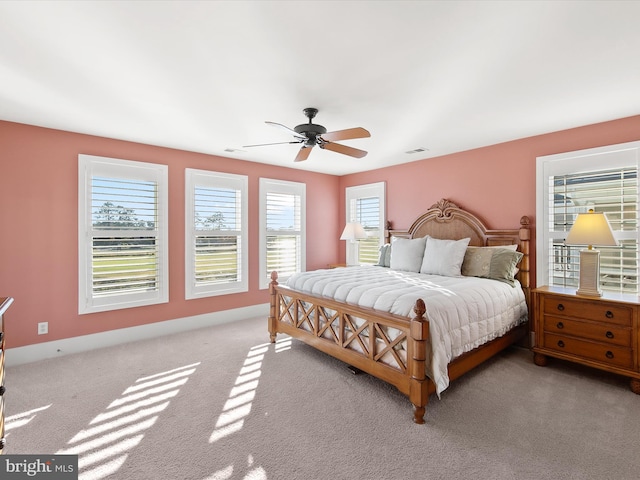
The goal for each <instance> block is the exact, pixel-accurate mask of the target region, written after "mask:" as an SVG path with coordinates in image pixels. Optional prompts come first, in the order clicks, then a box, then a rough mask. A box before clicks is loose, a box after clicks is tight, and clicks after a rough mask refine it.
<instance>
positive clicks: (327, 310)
mask: <svg viewBox="0 0 640 480" xmlns="http://www.w3.org/2000/svg"><path fill="white" fill-rule="evenodd" d="M269 290H270V295H271V312H270V315H269V333H270V337H271V341H272V342H275V338H276V334H277V333H285V334H288V335H291V336H292V337H294V338H297V339H299V340H301V341H303V342H305V343H307V344H309V345H311V346H313V347H314V348H316V349H318V350H320V351H322V352H325V353H327V354H329V355H331V356H333V357H335V358H337V359H339V360H341V361H343V362H345V363H348V364H349V365H352V366H354V367H356V368H358V369H360V370H362V371H365V372H367V373H369V374H371V375H373V376H375V377H377V378H379V379H381V380H383V381H385V382H387V383H389V384H391V385H393V386H395V387H396V388H397V389H398V390H399V391H400V392H402V393H403V394H405V395H407V396H408V397H409V400H410V402H411V403H412V405H413V408H414V421H415V422H416V423H424V413H425V407H426V405H427V402H428V400H429V395H430V394H431V393H433V392H435V385H434V384H433V383H432V382H431V381H430V380H429V379H428V378H427V376H426V365H425V362H426V358H427V357H426V355H427V342H428V338H429V324H428V322H427V320H426V319H425V305H424V302H423V301H422V300H421V299H419V300H418V301H417V302H416V306H415V308H414V312H415V314H416V315H415V317H414V318H412V319H408V318H405V317H401V316H399V315H393V314H390V313H383V312H379V311H375V310H372V309H367V308H362V307H358V306H356V305H349V304H344V303H339V302H336V301H333V300H331V299H328V298H319V297H315V296H313V295H308V294H304V293H301V292H297V291H294V290H291V289H290V288H288V287H285V286H281V285H278V281H277V273H276V272H273V273H272V274H271V284H270V286H269Z"/></svg>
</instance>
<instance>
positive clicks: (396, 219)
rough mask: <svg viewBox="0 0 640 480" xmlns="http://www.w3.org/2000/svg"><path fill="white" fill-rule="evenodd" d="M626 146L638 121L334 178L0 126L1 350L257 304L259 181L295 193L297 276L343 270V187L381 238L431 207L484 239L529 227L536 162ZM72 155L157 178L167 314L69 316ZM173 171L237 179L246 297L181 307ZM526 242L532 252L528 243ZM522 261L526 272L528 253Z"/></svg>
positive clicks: (179, 225) (177, 188)
mask: <svg viewBox="0 0 640 480" xmlns="http://www.w3.org/2000/svg"><path fill="white" fill-rule="evenodd" d="M636 140H640V115H638V116H634V117H629V118H624V119H619V120H614V121H611V122H605V123H600V124H596V125H589V126H585V127H580V128H575V129H571V130H565V131H561V132H554V133H549V134H546V135H540V136H536V137H530V138H525V139H522V140H516V141H513V142H507V143H503V144H499V145H494V146H490V147H485V148H479V149H475V150H470V151H466V152H460V153H456V154H452V155H446V156H442V157H437V158H432V159H427V160H421V161H417V162H412V163H409V164H404V165H398V166H394V167H389V168H384V169H378V170H373V171H370V172H365V173H358V174H353V175H346V176H344V177H335V176H331V175H322V174H315V173H309V172H304V171H300V170H295V169H288V168H281V167H274V166H269V165H263V164H257V163H251V162H242V161H238V160H233V159H228V158H222V157H215V156H211V155H204V154H198V153H192V152H186V151H180V150H173V149H167V148H160V147H153V146H149V145H142V144H137V143H131V142H124V141H119V140H112V139H107V138H100V137H93V136H89V135H80V134H75V133H70V132H63V131H58V130H50V129H45V128H39V127H33V126H28V125H21V124H15V123H9V122H1V121H0V155H1V157H0V158H1V160H0V161H1V166H2V170H1V173H0V205H2V218H1V222H2V223H1V225H2V235H0V252H2V258H1V263H0V265H1V267H0V295H2V296H12V297H14V298H15V300H16V302H15V303H14V305H13V306H12V307H11V311H10V313H9V315H8V321H7V328H8V329H9V330H10V335H8V337H7V340H8V346H9V347H18V346H22V345H29V344H35V343H39V342H44V341H51V340H56V339H61V338H67V337H74V336H79V335H86V334H91V333H98V332H102V331H107V330H113V329H117V328H123V327H130V326H135V325H143V324H147V323H153V322H158V321H164V320H171V319H176V318H182V317H188V316H192V315H198V314H202V313H207V312H215V311H223V310H227V309H232V308H237V307H243V306H247V305H255V304H261V303H266V302H267V301H268V298H267V293H266V291H261V290H259V289H258V264H257V261H256V259H257V258H258V236H257V228H258V194H257V193H258V180H259V178H260V177H268V178H278V179H282V180H291V181H299V182H305V183H306V185H307V268H308V269H309V270H313V269H317V268H321V267H324V266H325V265H326V264H328V263H333V262H336V261H338V260H339V261H343V262H344V242H340V241H339V240H337V239H338V237H339V235H340V231H341V226H343V225H344V222H345V218H344V216H345V212H344V189H345V187H348V186H353V185H361V184H366V183H373V182H379V181H385V182H386V184H387V218H388V219H389V220H391V221H392V223H393V228H398V229H402V228H408V227H409V226H410V225H411V223H412V221H413V220H414V219H415V218H416V217H417V216H418V215H419V214H420V213H422V212H423V211H424V210H425V209H427V208H428V207H429V206H430V205H432V204H433V203H434V202H436V201H437V200H439V199H440V198H443V197H444V198H448V199H450V200H452V201H454V202H456V203H458V204H459V205H460V206H461V207H464V208H467V209H469V210H471V211H473V212H476V213H478V214H479V216H481V217H482V218H483V220H484V221H485V222H486V223H487V225H488V226H489V227H491V228H511V227H512V226H517V225H518V223H519V220H520V217H521V216H522V215H528V216H529V217H530V218H531V222H532V225H533V226H534V225H535V198H536V192H535V162H536V157H538V156H541V155H550V154H555V153H561V152H566V151H572V150H580V149H585V148H592V147H599V146H603V145H610V144H615V143H623V142H630V141H636ZM79 153H86V154H91V155H100V156H106V157H114V158H123V159H128V160H138V161H147V162H153V163H160V164H166V165H168V166H169V188H170V201H169V215H170V237H169V242H170V243H169V249H170V265H169V268H170V302H169V303H168V304H163V305H154V306H149V307H138V308H132V309H125V310H118V311H114V312H104V313H96V314H91V315H82V316H80V315H78V313H77V311H78V306H77V305H78V280H77V271H78V258H77V242H78V241H77V211H78V198H77V196H78V193H77V191H78V179H77V177H78V167H77V161H78V154H79ZM185 168H199V169H210V170H215V171H221V172H228V173H237V174H243V175H248V177H249V225H250V239H249V254H250V262H249V263H250V272H249V274H250V284H249V292H247V293H243V294H234V295H227V296H221V297H211V298H207V299H198V300H189V301H186V300H185V299H184V200H183V199H184V169H185ZM336 219H337V221H336ZM534 233H535V232H534ZM532 240H533V241H534V243H533V244H532V249H533V248H534V247H535V236H534V238H533V239H532ZM532 260H533V262H532V268H533V269H534V270H535V268H534V267H535V252H533V258H532ZM533 273H534V276H533V278H532V280H533V281H534V282H535V271H534V272H533ZM41 321H48V322H49V332H50V333H49V334H48V335H41V336H38V335H37V334H36V332H37V323H38V322H41Z"/></svg>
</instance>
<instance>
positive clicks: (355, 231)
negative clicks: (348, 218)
mask: <svg viewBox="0 0 640 480" xmlns="http://www.w3.org/2000/svg"><path fill="white" fill-rule="evenodd" d="M363 238H367V232H365V231H364V228H363V227H362V225H360V224H359V223H357V222H352V223H347V225H346V226H345V227H344V230H343V231H342V235H340V240H362V239H363Z"/></svg>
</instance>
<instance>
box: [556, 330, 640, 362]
mask: <svg viewBox="0 0 640 480" xmlns="http://www.w3.org/2000/svg"><path fill="white" fill-rule="evenodd" d="M544 347H545V348H548V349H551V350H555V351H556V352H563V353H567V354H570V355H577V356H580V357H583V358H588V359H591V360H595V361H597V362H602V363H605V364H607V365H617V366H619V367H625V368H632V367H633V356H632V350H631V349H628V348H624V347H618V346H615V345H606V344H602V343H596V342H590V341H587V340H578V339H576V338H571V337H565V336H562V335H554V334H550V333H549V334H545V336H544Z"/></svg>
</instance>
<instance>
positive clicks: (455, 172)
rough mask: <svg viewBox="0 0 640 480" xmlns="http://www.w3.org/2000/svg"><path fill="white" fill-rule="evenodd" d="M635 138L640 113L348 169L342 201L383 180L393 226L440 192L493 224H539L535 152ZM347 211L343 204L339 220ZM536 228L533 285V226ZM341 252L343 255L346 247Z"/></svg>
mask: <svg viewBox="0 0 640 480" xmlns="http://www.w3.org/2000/svg"><path fill="white" fill-rule="evenodd" d="M637 140H640V115H636V116H633V117H628V118H623V119H619V120H614V121H610V122H605V123H599V124H595V125H588V126H584V127H580V128H574V129H571V130H564V131H560V132H554V133H549V134H545V135H539V136H535V137H529V138H524V139H521V140H515V141H512V142H507V143H501V144H498V145H492V146H489V147H484V148H478V149H475V150H469V151H465V152H459V153H455V154H452V155H446V156H442V157H436V158H431V159H426V160H420V161H417V162H412V163H407V164H403V165H397V166H393V167H388V168H382V169H378V170H372V171H369V172H364V173H358V174H353V175H346V176H344V177H341V179H340V195H341V196H340V204H341V205H344V189H345V188H346V187H350V186H353V185H362V184H367V183H373V182H380V181H385V182H386V188H387V190H386V191H387V219H388V220H390V221H391V222H392V228H395V229H406V228H409V227H410V226H411V224H412V222H413V221H414V220H415V219H416V218H417V217H418V216H419V215H420V214H421V213H423V212H424V211H425V210H426V209H428V208H429V207H430V206H431V205H433V204H434V203H435V202H436V201H438V200H439V199H440V198H447V199H449V200H451V201H453V202H454V203H457V204H458V205H459V206H460V207H462V208H465V209H467V210H469V211H471V212H473V213H476V214H477V215H478V216H479V217H481V218H482V219H483V221H484V222H485V223H486V224H487V226H488V227H489V228H494V229H500V228H515V227H517V226H518V225H519V222H520V217H522V216H523V215H528V216H529V218H530V220H531V225H532V227H535V216H536V191H535V188H536V157H539V156H543V155H552V154H556V153H562V152H568V151H573V150H582V149H586V148H594V147H600V146H604V145H611V144H616V143H624V142H632V141H637ZM344 217H345V212H344V208H343V209H341V210H340V224H343V223H344V220H345V219H344ZM532 233H533V238H532V244H531V251H532V259H531V260H532V261H531V268H532V274H533V275H532V278H531V280H532V285H535V250H534V249H535V230H533V232H532ZM341 256H342V257H341V261H344V251H341Z"/></svg>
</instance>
